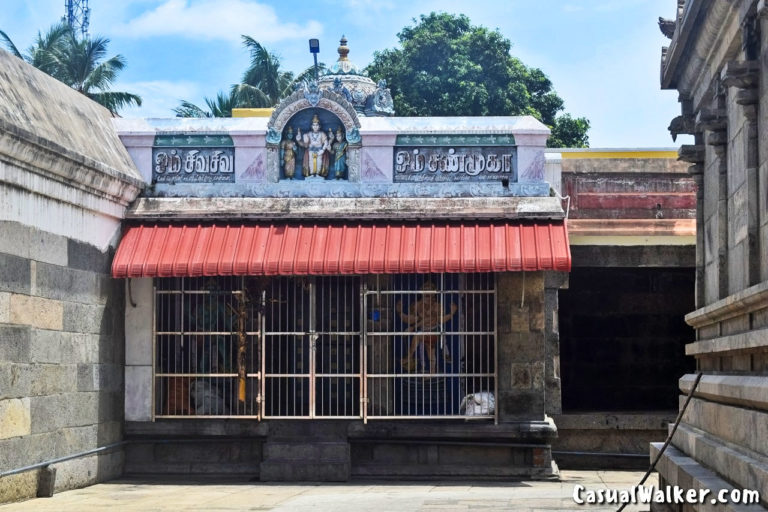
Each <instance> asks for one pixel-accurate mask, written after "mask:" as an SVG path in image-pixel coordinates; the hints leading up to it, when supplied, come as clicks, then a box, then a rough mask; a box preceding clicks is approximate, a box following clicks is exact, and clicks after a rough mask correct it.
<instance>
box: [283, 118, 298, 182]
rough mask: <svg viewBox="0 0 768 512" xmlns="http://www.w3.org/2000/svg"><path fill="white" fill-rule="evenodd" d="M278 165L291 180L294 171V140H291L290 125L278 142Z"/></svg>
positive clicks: (291, 130) (291, 129)
mask: <svg viewBox="0 0 768 512" xmlns="http://www.w3.org/2000/svg"><path fill="white" fill-rule="evenodd" d="M280 167H281V168H282V169H283V174H284V176H285V177H286V178H287V179H289V180H292V179H293V176H294V174H295V173H296V142H295V141H294V140H293V128H291V127H290V126H289V127H288V132H286V134H285V138H284V139H283V141H282V142H281V143H280Z"/></svg>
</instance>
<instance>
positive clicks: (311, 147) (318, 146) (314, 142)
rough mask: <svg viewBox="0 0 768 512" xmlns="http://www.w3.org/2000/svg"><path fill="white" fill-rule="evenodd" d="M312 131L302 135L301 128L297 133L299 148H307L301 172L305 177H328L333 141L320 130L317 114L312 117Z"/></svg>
mask: <svg viewBox="0 0 768 512" xmlns="http://www.w3.org/2000/svg"><path fill="white" fill-rule="evenodd" d="M311 126H312V131H310V132H308V133H305V134H304V135H302V134H301V128H299V129H298V130H297V132H296V142H297V143H298V144H299V146H301V147H303V148H305V149H306V150H305V151H304V159H303V162H302V165H301V171H302V173H303V174H304V177H312V176H321V177H325V176H327V175H328V163H329V161H330V154H329V151H330V149H331V141H330V140H328V136H327V135H326V134H325V133H323V131H322V130H321V129H320V119H318V118H317V114H315V115H314V116H313V117H312V125H311Z"/></svg>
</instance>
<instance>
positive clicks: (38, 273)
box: [0, 221, 125, 503]
mask: <svg viewBox="0 0 768 512" xmlns="http://www.w3.org/2000/svg"><path fill="white" fill-rule="evenodd" d="M0 233H1V235H0V454H2V457H0V472H4V471H9V470H13V469H16V468H20V467H24V466H28V465H32V464H36V463H39V462H43V461H47V460H51V459H55V458H59V457H64V456H68V455H72V454H76V453H79V452H83V451H87V450H91V449H93V448H97V447H100V446H105V445H109V444H111V443H115V442H118V441H120V440H121V439H122V431H123V427H122V425H123V423H122V422H123V364H124V359H125V357H124V348H123V347H124V343H123V332H124V326H123V323H124V320H123V319H124V313H123V310H124V308H123V300H124V299H123V296H124V295H123V288H122V282H120V281H115V280H113V279H111V277H110V276H109V268H110V263H111V254H110V252H109V251H107V252H100V251H99V250H98V249H96V248H95V247H93V246H90V245H87V244H84V243H80V242H77V241H74V240H71V239H67V238H65V237H63V236H58V235H53V234H50V233H46V232H43V231H39V230H36V229H34V228H32V227H29V226H24V225H22V224H19V223H16V222H10V221H2V222H0ZM122 460H123V452H122V449H121V448H119V447H118V448H115V449H113V450H111V451H107V452H105V453H103V454H98V455H92V456H88V457H84V458H79V459H75V460H71V461H69V462H64V463H61V464H57V465H56V469H57V476H56V489H57V490H62V489H67V488H72V487H80V486H83V485H87V484H90V483H95V482H97V481H103V480H107V479H110V478H114V477H117V476H119V475H120V474H121V472H122ZM36 477H37V472H36V471H31V472H28V473H23V474H20V475H16V476H8V477H5V478H2V479H0V503H2V502H7V501H13V500H17V499H23V498H28V497H32V496H34V495H35V494H36V492H37V478H36Z"/></svg>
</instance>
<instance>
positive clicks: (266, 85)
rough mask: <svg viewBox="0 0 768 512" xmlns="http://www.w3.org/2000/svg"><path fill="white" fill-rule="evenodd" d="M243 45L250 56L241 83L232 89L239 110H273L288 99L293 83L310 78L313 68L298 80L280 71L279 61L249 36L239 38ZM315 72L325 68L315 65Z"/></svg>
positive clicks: (323, 65)
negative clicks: (271, 108)
mask: <svg viewBox="0 0 768 512" xmlns="http://www.w3.org/2000/svg"><path fill="white" fill-rule="evenodd" d="M243 45H244V46H245V47H246V48H247V49H248V51H250V53H251V63H250V65H249V66H248V69H246V70H245V73H243V80H242V82H241V83H239V84H235V85H233V86H232V93H233V95H234V97H235V99H236V102H237V106H239V107H252V108H259V107H262V108H263V107H274V106H275V105H277V104H278V103H280V101H281V100H282V99H283V98H285V97H286V96H289V95H290V94H291V93H292V92H293V90H294V86H295V85H296V84H297V83H302V82H307V81H309V80H311V79H313V78H314V73H315V68H314V67H309V68H307V69H305V70H304V71H302V72H301V73H299V75H298V76H296V75H294V74H293V73H292V72H290V71H283V70H281V69H280V57H278V56H277V55H275V54H274V53H272V52H270V51H268V50H267V49H266V48H264V46H262V45H261V44H260V43H259V42H258V41H256V40H255V39H253V38H252V37H250V36H243ZM317 67H318V69H319V71H324V70H325V64H323V63H318V65H317Z"/></svg>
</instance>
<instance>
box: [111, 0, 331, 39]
mask: <svg viewBox="0 0 768 512" xmlns="http://www.w3.org/2000/svg"><path fill="white" fill-rule="evenodd" d="M114 32H115V33H117V34H120V35H122V36H125V37H139V38H140V37H148V36H175V37H178V36H181V37H186V38H190V39H197V40H201V39H202V40H209V41H210V40H217V39H220V40H227V41H232V42H236V43H239V42H240V36H241V35H242V34H248V35H251V36H253V37H254V38H255V39H256V40H257V41H259V42H262V43H272V42H276V41H281V40H284V39H293V38H299V37H316V36H318V35H320V34H321V33H322V25H321V24H320V23H319V22H317V21H314V20H309V21H307V22H306V23H304V24H303V25H301V24H297V23H283V22H281V21H280V20H279V19H278V17H277V14H276V13H275V10H274V9H273V8H272V7H270V6H268V5H264V4H260V3H256V2H253V1H248V0H202V1H199V2H192V1H190V0H166V1H164V2H163V3H162V4H161V5H160V6H158V7H157V8H155V9H154V10H152V11H148V12H145V13H143V14H141V15H140V16H138V17H136V18H134V19H132V20H130V21H128V22H127V23H125V24H123V25H120V26H117V27H115V30H114Z"/></svg>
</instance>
